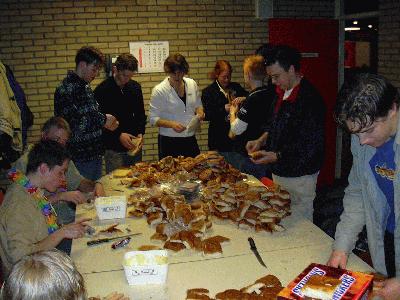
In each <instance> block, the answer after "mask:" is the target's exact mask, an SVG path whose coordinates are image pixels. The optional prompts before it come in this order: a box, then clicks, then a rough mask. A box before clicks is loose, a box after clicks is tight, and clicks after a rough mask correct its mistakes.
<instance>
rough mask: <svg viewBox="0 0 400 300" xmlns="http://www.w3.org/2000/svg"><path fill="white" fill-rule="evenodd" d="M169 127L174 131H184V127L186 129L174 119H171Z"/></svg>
mask: <svg viewBox="0 0 400 300" xmlns="http://www.w3.org/2000/svg"><path fill="white" fill-rule="evenodd" d="M171 128H172V129H173V130H174V131H175V132H178V133H179V132H182V131H184V130H185V129H186V127H185V126H183V125H182V124H181V123H179V122H175V121H172V126H171Z"/></svg>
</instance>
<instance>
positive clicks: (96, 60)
mask: <svg viewBox="0 0 400 300" xmlns="http://www.w3.org/2000/svg"><path fill="white" fill-rule="evenodd" d="M81 61H84V62H85V63H87V64H94V65H98V66H103V65H104V61H105V59H104V55H103V53H102V52H101V51H100V50H99V49H97V48H95V47H92V46H84V47H82V48H81V49H79V50H78V52H77V53H76V56H75V64H76V65H78V64H79V63H80V62H81Z"/></svg>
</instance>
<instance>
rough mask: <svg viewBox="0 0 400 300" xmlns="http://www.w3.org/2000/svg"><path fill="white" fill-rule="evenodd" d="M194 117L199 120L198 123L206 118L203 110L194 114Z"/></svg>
mask: <svg viewBox="0 0 400 300" xmlns="http://www.w3.org/2000/svg"><path fill="white" fill-rule="evenodd" d="M196 116H197V117H198V118H199V120H200V121H203V120H204V119H205V117H206V114H205V113H204V111H203V110H201V111H198V112H196Z"/></svg>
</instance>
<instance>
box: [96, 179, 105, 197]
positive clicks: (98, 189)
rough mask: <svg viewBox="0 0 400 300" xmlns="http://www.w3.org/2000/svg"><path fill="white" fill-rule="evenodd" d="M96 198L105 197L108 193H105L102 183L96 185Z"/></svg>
mask: <svg viewBox="0 0 400 300" xmlns="http://www.w3.org/2000/svg"><path fill="white" fill-rule="evenodd" d="M93 192H94V196H95V197H104V196H105V195H106V192H105V191H104V188H103V185H102V184H101V183H100V182H96V183H95V184H94V190H93Z"/></svg>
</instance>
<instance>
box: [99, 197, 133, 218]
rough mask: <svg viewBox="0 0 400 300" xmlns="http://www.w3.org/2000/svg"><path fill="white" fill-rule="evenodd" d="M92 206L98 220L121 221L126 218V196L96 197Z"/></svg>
mask: <svg viewBox="0 0 400 300" xmlns="http://www.w3.org/2000/svg"><path fill="white" fill-rule="evenodd" d="M94 205H95V207H96V212H97V216H98V218H99V220H107V219H122V218H125V216H126V196H109V197H98V198H96V200H95V203H94Z"/></svg>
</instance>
